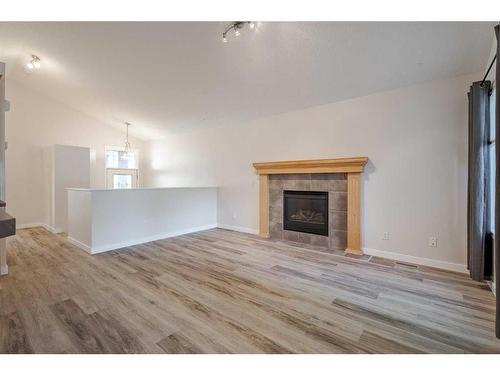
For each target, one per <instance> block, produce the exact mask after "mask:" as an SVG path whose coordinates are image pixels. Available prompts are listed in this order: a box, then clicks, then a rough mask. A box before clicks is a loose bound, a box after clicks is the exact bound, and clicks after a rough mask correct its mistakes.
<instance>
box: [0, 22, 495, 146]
mask: <svg viewBox="0 0 500 375" xmlns="http://www.w3.org/2000/svg"><path fill="white" fill-rule="evenodd" d="M226 25H227V23H225V22H192V23H190V22H156V23H141V22H119V23H114V22H105V23H7V22H3V23H0V61H4V62H6V63H7V79H8V80H9V79H12V80H15V81H19V82H21V83H23V84H25V85H28V86H30V87H31V88H33V89H34V90H37V91H39V92H41V93H43V95H47V96H50V97H53V98H54V99H56V100H59V101H61V102H63V103H65V104H67V105H69V106H71V107H73V108H76V109H78V110H80V111H82V112H85V113H87V114H89V115H91V116H93V117H96V118H98V119H100V120H101V121H103V122H105V123H107V124H109V125H112V126H122V127H123V125H122V124H123V121H130V122H131V123H132V124H133V125H134V126H133V128H132V129H131V132H132V133H133V134H135V135H136V136H140V137H143V138H157V137H161V136H162V135H163V134H165V132H168V131H179V130H186V129H192V128H195V127H205V126H220V125H231V126H237V125H238V124H239V123H241V122H244V121H248V120H252V119H255V118H258V117H262V116H269V115H273V114H278V113H282V112H288V111H292V110H297V109H301V108H306V107H310V106H314V105H320V104H325V103H329V102H334V101H340V100H345V99H348V98H353V97H358V96H363V95H368V94H371V93H374V92H377V91H383V90H388V89H393V88H397V87H403V86H407V85H411V84H415V83H419V82H425V81H429V80H435V79H444V78H449V77H453V76H457V75H461V74H466V73H472V72H477V71H480V70H482V69H484V68H485V65H486V63H487V59H488V56H489V52H490V49H491V45H492V40H493V25H494V24H493V23H476V22H467V23H454V22H452V23H450V22H447V23H445V22H443V23H365V22H359V23H356V22H349V23H341V22H327V23H325V22H262V23H258V24H257V27H256V28H255V29H254V30H250V29H248V30H244V31H243V32H242V34H241V35H240V36H239V37H238V38H236V39H234V38H231V40H229V42H228V43H222V41H221V33H222V31H223V30H224V28H225V26H226ZM33 53H34V54H36V55H38V56H39V57H40V58H41V62H42V68H41V69H40V70H39V71H37V72H36V73H33V74H27V73H26V71H25V68H24V66H25V64H26V63H27V62H28V61H29V58H30V55H31V54H33Z"/></svg>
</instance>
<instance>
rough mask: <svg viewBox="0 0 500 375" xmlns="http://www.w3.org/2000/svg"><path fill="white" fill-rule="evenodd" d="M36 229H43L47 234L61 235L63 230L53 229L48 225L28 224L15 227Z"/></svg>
mask: <svg viewBox="0 0 500 375" xmlns="http://www.w3.org/2000/svg"><path fill="white" fill-rule="evenodd" d="M37 227H43V228H45V229H47V230H48V231H49V232H52V233H56V234H57V233H62V232H63V230H62V229H61V228H53V227H51V226H50V225H48V224H45V223H28V224H18V225H16V229H28V228H37Z"/></svg>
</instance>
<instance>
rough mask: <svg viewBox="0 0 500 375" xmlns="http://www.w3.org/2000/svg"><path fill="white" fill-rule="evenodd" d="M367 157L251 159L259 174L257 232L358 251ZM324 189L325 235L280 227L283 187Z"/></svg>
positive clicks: (291, 188)
mask: <svg viewBox="0 0 500 375" xmlns="http://www.w3.org/2000/svg"><path fill="white" fill-rule="evenodd" d="M367 161H368V158H367V157H351V158H339V159H320V160H298V161H278V162H266V163H254V164H253V166H254V168H255V169H256V171H257V173H258V174H259V234H260V235H261V236H263V237H271V238H275V239H283V240H288V241H293V242H301V243H307V244H311V245H317V246H323V247H328V248H330V249H345V251H346V252H347V253H351V254H357V255H360V254H362V251H361V207H360V206H361V205H360V198H361V197H360V192H361V173H362V172H363V169H364V166H365V164H366V162H367ZM284 190H298V191H325V192H328V195H329V200H328V202H329V203H328V215H329V230H328V237H326V236H320V235H315V234H309V233H302V232H294V231H288V230H284V229H283V191H284Z"/></svg>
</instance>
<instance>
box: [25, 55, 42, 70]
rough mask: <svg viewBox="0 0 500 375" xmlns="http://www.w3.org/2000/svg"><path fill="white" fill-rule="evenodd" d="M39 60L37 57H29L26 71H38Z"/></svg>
mask: <svg viewBox="0 0 500 375" xmlns="http://www.w3.org/2000/svg"><path fill="white" fill-rule="evenodd" d="M40 67H41V64H40V58H39V57H38V56H37V55H31V60H30V62H29V63H27V64H26V68H28V70H34V69H40Z"/></svg>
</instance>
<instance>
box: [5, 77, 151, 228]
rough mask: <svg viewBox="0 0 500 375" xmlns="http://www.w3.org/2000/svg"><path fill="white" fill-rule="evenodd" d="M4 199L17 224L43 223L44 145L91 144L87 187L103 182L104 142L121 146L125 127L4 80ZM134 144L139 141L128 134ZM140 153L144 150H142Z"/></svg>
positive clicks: (97, 186) (96, 186)
mask: <svg viewBox="0 0 500 375" xmlns="http://www.w3.org/2000/svg"><path fill="white" fill-rule="evenodd" d="M6 86H7V88H6V90H7V93H6V97H7V99H8V100H9V101H10V102H11V109H10V112H8V113H7V115H6V124H7V125H6V134H7V141H8V143H9V148H8V150H7V153H6V163H7V166H6V173H7V176H6V181H7V188H6V190H7V195H6V201H7V204H8V207H9V213H11V214H12V215H13V216H15V217H16V220H17V224H18V225H24V224H32V223H47V217H46V214H45V212H46V207H45V206H46V199H44V193H43V191H44V186H43V185H44V182H43V181H44V168H46V166H44V162H43V149H44V148H47V147H49V146H52V145H54V144H63V145H72V146H81V147H90V149H91V171H90V172H91V176H90V186H91V187H95V188H100V187H105V162H104V146H105V145H122V144H123V143H124V139H125V132H124V131H120V130H118V129H115V128H113V127H111V126H109V125H107V124H103V123H100V122H99V121H98V120H96V119H94V118H92V117H89V116H87V115H85V114H83V113H82V112H79V111H77V110H75V109H73V108H70V107H68V106H66V105H64V104H62V103H60V102H58V101H55V100H52V99H51V98H49V97H48V96H46V95H44V94H43V93H40V92H36V91H33V90H31V89H30V88H28V87H26V86H24V85H22V84H19V83H17V82H15V81H12V80H7V83H6ZM130 141H131V143H132V145H133V147H134V148H138V149H139V150H142V142H140V141H138V140H137V139H134V138H131V140H130ZM141 156H142V155H141Z"/></svg>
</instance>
